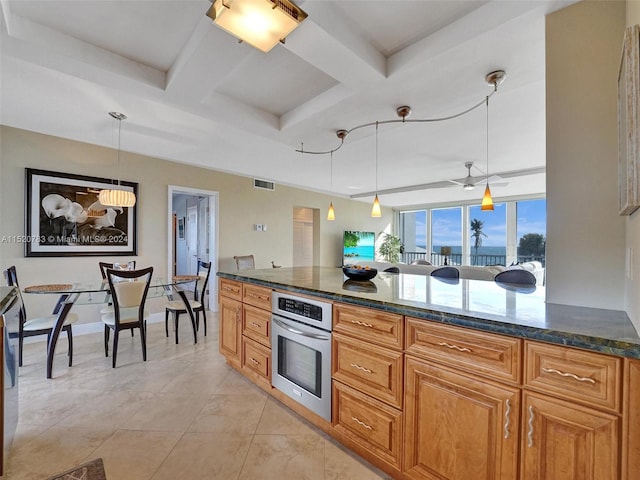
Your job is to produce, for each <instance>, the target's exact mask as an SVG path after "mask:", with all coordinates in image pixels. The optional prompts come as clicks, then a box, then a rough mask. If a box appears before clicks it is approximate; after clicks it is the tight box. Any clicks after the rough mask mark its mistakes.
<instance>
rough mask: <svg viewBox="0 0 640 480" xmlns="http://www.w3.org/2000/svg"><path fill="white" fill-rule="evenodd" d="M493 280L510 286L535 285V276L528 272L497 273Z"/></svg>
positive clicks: (515, 270)
mask: <svg viewBox="0 0 640 480" xmlns="http://www.w3.org/2000/svg"><path fill="white" fill-rule="evenodd" d="M494 280H495V281H496V282H498V283H510V284H512V285H535V284H536V276H535V275H534V274H533V273H531V272H530V271H529V270H520V269H514V270H505V271H504V272H500V273H498V274H497V275H496V276H495V277H494Z"/></svg>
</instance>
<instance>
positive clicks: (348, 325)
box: [333, 303, 404, 350]
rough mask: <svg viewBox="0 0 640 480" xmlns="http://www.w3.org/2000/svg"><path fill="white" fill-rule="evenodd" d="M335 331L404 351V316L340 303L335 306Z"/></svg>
mask: <svg viewBox="0 0 640 480" xmlns="http://www.w3.org/2000/svg"><path fill="white" fill-rule="evenodd" d="M333 330H334V331H335V332H340V333H346V334H347V335H351V336H355V337H357V338H360V339H362V340H365V341H370V342H372V343H376V344H378V345H382V346H384V347H390V348H395V349H398V350H402V342H403V340H404V339H403V323H402V315H397V314H394V313H386V312H381V311H379V310H373V309H371V308H364V307H354V306H351V305H344V304H341V303H338V304H335V305H334V306H333Z"/></svg>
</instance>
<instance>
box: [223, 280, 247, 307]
mask: <svg viewBox="0 0 640 480" xmlns="http://www.w3.org/2000/svg"><path fill="white" fill-rule="evenodd" d="M219 292H220V295H221V296H225V297H228V298H233V299H234V300H238V301H239V302H241V301H242V284H241V283H240V282H236V281H234V280H229V279H227V278H221V279H220V288H219Z"/></svg>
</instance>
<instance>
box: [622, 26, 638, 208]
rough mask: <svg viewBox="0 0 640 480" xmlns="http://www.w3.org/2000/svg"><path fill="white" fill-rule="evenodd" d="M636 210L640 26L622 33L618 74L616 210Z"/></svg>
mask: <svg viewBox="0 0 640 480" xmlns="http://www.w3.org/2000/svg"><path fill="white" fill-rule="evenodd" d="M638 207H640V25H634V26H632V27H629V28H627V29H626V30H625V35H624V42H623V47H622V60H621V61H620V70H619V72H618V209H619V213H620V215H631V214H632V213H633V212H634V211H635V210H636V209H637V208H638Z"/></svg>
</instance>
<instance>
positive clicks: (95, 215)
mask: <svg viewBox="0 0 640 480" xmlns="http://www.w3.org/2000/svg"><path fill="white" fill-rule="evenodd" d="M25 173H26V188H25V192H26V199H25V206H26V215H25V220H26V228H25V229H26V238H27V239H28V241H27V242H25V245H26V246H25V256H27V257H59V256H81V255H94V256H96V255H105V256H106V255H136V254H137V238H136V237H137V219H136V217H137V210H136V207H137V204H136V205H135V206H133V207H108V206H104V205H102V204H101V203H100V202H99V201H98V195H99V193H100V190H102V189H105V188H113V187H114V185H113V181H112V180H109V179H105V178H96V177H88V176H84V175H75V174H71V173H60V172H51V171H48V170H36V169H31V168H26V169H25ZM118 188H121V189H123V190H129V191H132V192H133V193H134V194H136V196H137V193H138V184H137V183H133V182H123V181H121V182H120V186H119V187H118Z"/></svg>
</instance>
